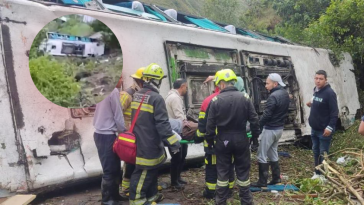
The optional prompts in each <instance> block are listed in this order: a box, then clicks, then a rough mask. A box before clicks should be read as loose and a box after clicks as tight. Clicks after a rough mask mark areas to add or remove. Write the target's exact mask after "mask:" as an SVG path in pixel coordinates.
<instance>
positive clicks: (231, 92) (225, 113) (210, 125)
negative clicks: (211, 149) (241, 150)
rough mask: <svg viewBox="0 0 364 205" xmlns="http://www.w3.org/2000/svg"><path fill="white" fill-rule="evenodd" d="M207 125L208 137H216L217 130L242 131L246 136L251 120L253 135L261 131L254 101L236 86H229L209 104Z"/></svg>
mask: <svg viewBox="0 0 364 205" xmlns="http://www.w3.org/2000/svg"><path fill="white" fill-rule="evenodd" d="M208 109H209V111H208V117H207V125H206V136H205V138H206V139H212V138H214V137H215V130H216V127H217V132H218V133H219V134H220V133H225V132H226V133H228V132H230V133H237V132H239V133H240V132H241V133H243V135H244V136H245V137H246V123H247V121H249V122H250V129H251V132H252V135H253V137H257V136H258V135H259V133H260V129H259V119H258V114H257V113H256V112H255V109H254V106H253V104H252V102H251V101H250V100H249V99H247V98H246V97H245V96H244V94H243V93H241V92H239V91H238V89H237V88H235V87H227V88H225V89H224V90H222V91H220V94H219V95H217V96H215V97H213V98H212V100H211V102H210V104H209V108H208Z"/></svg>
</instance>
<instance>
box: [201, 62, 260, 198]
mask: <svg viewBox="0 0 364 205" xmlns="http://www.w3.org/2000/svg"><path fill="white" fill-rule="evenodd" d="M236 80H237V77H236V75H235V73H234V72H233V71H232V70H231V69H224V70H221V71H219V73H218V74H217V76H216V81H215V85H218V86H219V89H220V90H221V92H220V94H219V95H217V96H215V97H214V98H213V99H212V101H211V102H210V104H209V106H208V110H209V111H208V118H207V126H206V135H205V139H206V141H207V143H208V144H209V146H210V147H213V146H214V147H215V152H216V161H217V163H216V169H217V183H216V198H215V199H216V204H218V205H220V204H226V200H227V199H228V197H229V173H230V167H231V164H232V159H233V158H234V163H235V171H236V175H237V180H236V183H237V184H238V186H239V189H240V190H239V196H240V202H241V204H249V205H250V204H253V196H252V194H251V192H250V188H249V185H250V180H249V170H250V149H249V138H248V137H247V134H246V123H247V121H249V122H250V128H251V131H252V134H253V136H256V135H259V132H260V130H259V122H258V115H257V113H256V112H255V109H254V106H253V104H252V102H251V101H250V100H248V99H247V98H246V97H244V94H243V93H241V92H239V91H238V89H237V88H236V87H234V84H235V82H236ZM216 129H217V130H216ZM215 131H216V133H217V136H216V143H214V141H215V140H214V138H215Z"/></svg>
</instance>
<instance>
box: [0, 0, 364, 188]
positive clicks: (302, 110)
mask: <svg viewBox="0 0 364 205" xmlns="http://www.w3.org/2000/svg"><path fill="white" fill-rule="evenodd" d="M63 2H64V3H63V4H61V3H62V2H61V3H50V2H39V1H38V2H35V1H23V0H7V1H3V2H2V3H1V13H0V19H1V32H0V34H1V47H0V48H1V49H0V54H1V58H0V62H1V63H0V93H1V96H2V97H1V99H0V112H1V118H0V173H1V174H0V195H6V194H9V193H10V192H33V191H41V190H44V189H45V188H49V187H55V186H56V185H57V186H58V185H65V184H70V183H71V182H76V181H80V180H84V179H89V178H91V177H99V176H100V175H101V174H102V169H101V165H100V162H99V158H98V155H97V150H96V147H95V144H94V140H93V132H94V129H93V126H92V120H93V117H92V116H93V112H94V110H93V108H84V109H67V108H63V107H60V106H58V105H55V104H53V103H52V102H50V101H48V100H47V99H46V98H45V97H44V96H43V95H42V94H41V93H40V92H39V91H38V90H37V88H36V87H35V85H34V83H33V82H32V78H31V76H30V73H29V67H28V56H27V54H26V53H27V51H28V50H29V49H30V47H31V44H32V41H33V39H34V38H35V36H36V35H37V33H38V32H39V31H40V30H41V29H42V28H43V27H44V26H45V25H46V24H47V23H48V22H49V21H51V20H53V19H55V18H59V17H61V16H64V15H68V14H84V15H88V16H91V17H93V18H96V19H98V20H100V21H102V22H104V23H105V24H106V25H107V26H108V27H110V28H111V30H112V31H113V32H114V33H115V34H116V36H117V38H118V40H119V42H120V45H121V48H122V52H123V78H124V79H125V81H124V85H123V88H127V87H128V86H130V85H131V84H132V82H133V81H132V79H131V78H129V76H130V75H131V74H133V73H134V72H135V71H136V69H137V68H139V67H142V66H145V65H148V64H150V63H152V62H153V63H157V64H159V65H160V66H162V67H163V68H164V71H165V73H166V74H168V78H167V80H164V81H163V83H162V86H161V89H160V93H161V95H162V96H164V97H165V96H166V94H167V92H168V91H169V89H170V88H171V85H172V83H173V81H174V80H175V79H177V78H178V77H182V78H186V79H187V81H188V84H189V86H188V89H189V90H188V96H187V97H186V99H185V105H186V108H187V110H188V115H189V116H190V117H191V118H194V119H196V118H198V112H199V108H200V105H201V103H202V100H203V99H204V98H205V97H206V96H208V95H209V94H211V93H212V91H213V85H212V84H208V85H204V84H203V83H202V82H203V81H204V80H205V79H206V77H207V76H209V75H213V74H214V73H215V72H216V71H217V70H219V69H221V68H231V69H233V70H234V71H235V72H236V73H237V74H238V75H239V76H241V77H242V78H243V79H244V83H245V88H246V90H247V92H248V94H249V95H250V96H251V99H252V100H253V103H254V106H255V108H256V110H257V112H258V113H259V114H260V115H261V114H262V112H263V110H264V105H265V101H266V99H267V97H268V93H267V91H266V90H265V88H264V81H265V78H266V77H267V75H268V74H269V73H272V72H275V73H279V74H281V75H282V77H283V79H284V81H285V83H287V85H288V86H287V90H288V92H289V93H290V96H291V99H292V101H291V105H290V109H289V110H290V111H289V112H290V114H289V117H288V118H287V121H286V125H285V130H284V135H283V137H282V138H281V141H282V143H283V142H286V143H287V142H288V143H289V142H293V141H295V140H297V139H300V138H305V137H306V136H309V135H310V127H309V125H308V116H309V112H310V111H309V108H308V107H307V106H305V102H307V101H309V100H310V99H311V97H312V90H313V87H314V74H315V71H317V70H319V69H324V70H326V71H327V73H328V81H329V83H331V85H332V87H333V89H334V90H335V91H336V93H337V96H338V104H339V111H340V120H339V121H340V126H342V127H344V128H348V127H350V126H351V125H352V124H353V123H354V118H355V114H356V111H357V109H359V107H360V105H359V101H358V93H357V90H356V82H355V76H354V73H353V72H351V70H352V69H353V64H352V60H351V57H350V55H347V54H345V55H344V59H343V60H342V61H341V62H340V63H339V64H333V63H332V62H331V60H330V52H329V51H328V50H325V49H315V48H310V47H304V46H300V45H295V44H292V43H290V42H288V41H287V40H285V39H282V38H277V37H269V36H264V35H260V34H258V33H255V32H251V31H248V30H244V29H240V28H234V27H232V26H229V25H223V24H219V23H215V22H212V21H210V20H208V19H205V18H200V17H196V16H191V15H187V14H183V13H177V14H176V15H175V16H173V15H169V14H168V12H166V10H167V9H164V8H161V7H158V6H155V5H144V4H143V5H142V7H137V8H138V9H137V10H135V9H133V7H131V8H128V6H125V5H122V4H114V5H112V4H107V3H102V2H101V1H83V2H86V4H81V5H67V2H72V1H66V0H63ZM73 2H81V1H73ZM126 3H128V2H126ZM140 8H142V9H140ZM231 28H233V29H231ZM189 146H190V148H189V153H188V156H187V159H195V158H199V157H202V156H203V147H202V146H203V145H202V144H191V145H189ZM167 153H168V152H167Z"/></svg>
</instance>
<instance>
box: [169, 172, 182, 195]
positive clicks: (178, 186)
mask: <svg viewBox="0 0 364 205" xmlns="http://www.w3.org/2000/svg"><path fill="white" fill-rule="evenodd" d="M178 171H179V167H171V188H172V189H175V190H178V191H179V190H182V189H183V188H184V186H183V185H182V184H180V183H179V182H178Z"/></svg>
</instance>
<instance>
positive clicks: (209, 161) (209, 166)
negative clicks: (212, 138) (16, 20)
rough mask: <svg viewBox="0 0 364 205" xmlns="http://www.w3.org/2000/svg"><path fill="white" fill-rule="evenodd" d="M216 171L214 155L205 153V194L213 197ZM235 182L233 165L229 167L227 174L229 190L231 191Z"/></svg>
mask: <svg viewBox="0 0 364 205" xmlns="http://www.w3.org/2000/svg"><path fill="white" fill-rule="evenodd" d="M216 182H217V170H216V155H214V154H207V153H205V185H206V189H205V190H206V194H207V195H209V196H214V195H215V191H216ZM234 182H235V172H234V163H232V164H231V166H230V172H229V188H230V189H231V191H232V188H233V187H234Z"/></svg>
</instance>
